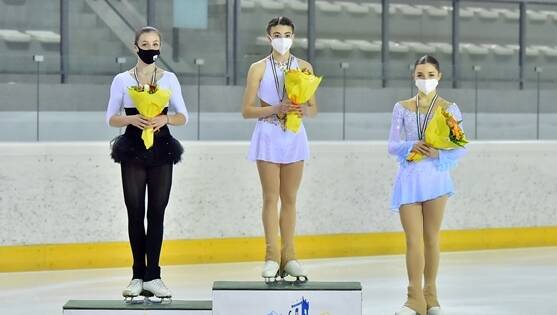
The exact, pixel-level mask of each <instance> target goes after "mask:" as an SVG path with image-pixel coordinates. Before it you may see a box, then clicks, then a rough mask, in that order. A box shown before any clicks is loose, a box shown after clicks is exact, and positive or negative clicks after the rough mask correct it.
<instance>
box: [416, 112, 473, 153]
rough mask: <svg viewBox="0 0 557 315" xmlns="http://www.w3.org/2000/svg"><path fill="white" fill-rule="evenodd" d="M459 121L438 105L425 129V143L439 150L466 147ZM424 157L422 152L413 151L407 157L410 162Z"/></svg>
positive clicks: (464, 136)
mask: <svg viewBox="0 0 557 315" xmlns="http://www.w3.org/2000/svg"><path fill="white" fill-rule="evenodd" d="M460 123H461V122H459V121H457V120H456V119H455V118H454V116H453V115H452V114H451V113H449V112H448V111H447V110H446V109H444V108H442V107H441V106H439V107H437V109H436V110H435V114H434V115H433V118H432V119H431V121H430V122H429V124H428V126H427V128H426V131H425V143H426V144H427V145H429V146H431V147H432V148H435V149H438V150H452V149H456V148H464V146H465V145H466V144H467V143H468V139H466V135H465V134H464V131H463V130H462V128H461V127H460ZM423 158H424V155H423V154H421V153H420V152H416V151H412V152H410V153H409V154H408V156H407V157H406V160H407V161H409V162H418V161H420V160H422V159H423Z"/></svg>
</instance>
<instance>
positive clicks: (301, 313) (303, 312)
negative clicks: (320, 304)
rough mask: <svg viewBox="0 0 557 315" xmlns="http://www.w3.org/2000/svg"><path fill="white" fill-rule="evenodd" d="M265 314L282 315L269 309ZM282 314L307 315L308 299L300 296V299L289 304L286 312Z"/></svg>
mask: <svg viewBox="0 0 557 315" xmlns="http://www.w3.org/2000/svg"><path fill="white" fill-rule="evenodd" d="M267 315H283V314H282V313H277V312H275V311H271V312H270V313H268V314H267ZM284 315H309V301H308V300H306V299H305V298H304V297H302V300H301V301H300V302H298V303H296V304H294V305H291V306H290V310H289V311H288V313H285V314H284Z"/></svg>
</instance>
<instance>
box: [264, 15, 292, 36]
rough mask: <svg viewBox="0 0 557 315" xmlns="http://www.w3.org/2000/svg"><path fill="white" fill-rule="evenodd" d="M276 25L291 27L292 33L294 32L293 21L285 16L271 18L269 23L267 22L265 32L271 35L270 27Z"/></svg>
mask: <svg viewBox="0 0 557 315" xmlns="http://www.w3.org/2000/svg"><path fill="white" fill-rule="evenodd" d="M277 25H285V26H290V27H291V28H292V33H294V29H295V26H294V22H292V20H291V19H289V18H287V17H286V16H278V17H275V18H272V19H271V20H270V21H269V23H267V34H269V35H271V27H273V26H277Z"/></svg>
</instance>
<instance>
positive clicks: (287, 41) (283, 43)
mask: <svg viewBox="0 0 557 315" xmlns="http://www.w3.org/2000/svg"><path fill="white" fill-rule="evenodd" d="M271 45H272V46H273V49H274V50H276V51H277V52H278V53H279V54H281V55H284V54H286V53H287V52H288V50H290V47H292V38H273V39H272V40H271Z"/></svg>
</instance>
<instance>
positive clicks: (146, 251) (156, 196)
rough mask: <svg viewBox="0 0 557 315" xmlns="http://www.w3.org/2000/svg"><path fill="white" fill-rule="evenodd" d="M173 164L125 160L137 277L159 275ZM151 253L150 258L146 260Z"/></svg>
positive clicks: (134, 275) (125, 178)
mask: <svg viewBox="0 0 557 315" xmlns="http://www.w3.org/2000/svg"><path fill="white" fill-rule="evenodd" d="M172 166H173V165H172V164H165V165H160V166H145V165H144V164H142V163H122V164H121V169H122V184H123V186H124V201H125V203H126V207H127V208H128V234H129V237H130V244H131V248H132V254H133V279H143V280H144V281H151V280H153V279H159V278H160V274H161V269H160V267H159V258H160V253H161V247H162V239H163V222H164V210H165V208H166V205H167V204H168V197H169V195H170V187H171V186H172ZM146 188H147V193H148V196H149V198H148V202H147V234H145V225H144V221H145V191H146ZM145 257H147V262H146V261H145Z"/></svg>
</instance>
